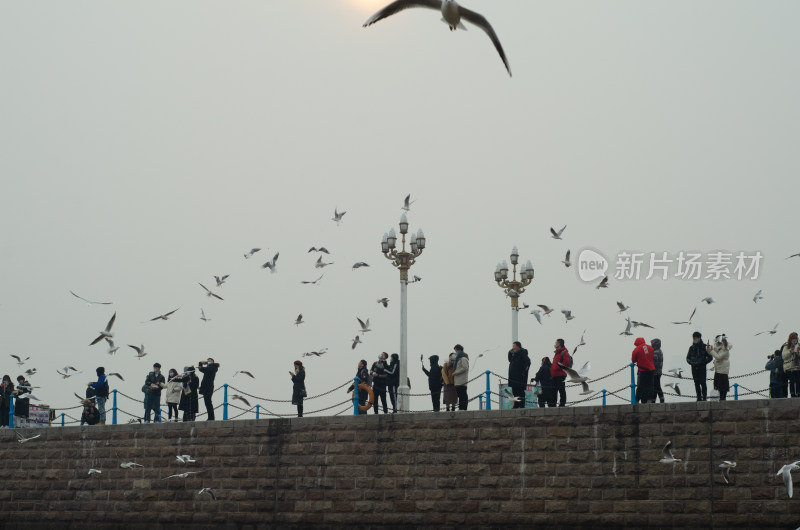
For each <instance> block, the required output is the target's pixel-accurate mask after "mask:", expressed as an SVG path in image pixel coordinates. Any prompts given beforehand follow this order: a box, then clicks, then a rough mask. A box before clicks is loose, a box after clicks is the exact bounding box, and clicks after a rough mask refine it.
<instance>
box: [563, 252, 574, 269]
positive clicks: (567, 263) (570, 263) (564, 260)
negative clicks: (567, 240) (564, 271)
mask: <svg viewBox="0 0 800 530" xmlns="http://www.w3.org/2000/svg"><path fill="white" fill-rule="evenodd" d="M570 252H571V251H569V250H568V251H567V255H566V257H565V258H564V259H563V260H562V261H561V263H563V264H564V266H565V267H569V266H570V265H572V262H571V261H570V260H569V255H570Z"/></svg>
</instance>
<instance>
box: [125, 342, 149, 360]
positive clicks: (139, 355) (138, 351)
mask: <svg viewBox="0 0 800 530" xmlns="http://www.w3.org/2000/svg"><path fill="white" fill-rule="evenodd" d="M128 348H133V349H134V350H136V358H137V359H139V360H141V358H142V357H144V356H145V355H147V353H145V351H144V344H142V345H140V346H139V347H138V348H137V347H136V346H134V345H133V344H128Z"/></svg>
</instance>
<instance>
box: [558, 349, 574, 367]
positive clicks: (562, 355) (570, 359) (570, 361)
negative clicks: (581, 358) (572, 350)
mask: <svg viewBox="0 0 800 530" xmlns="http://www.w3.org/2000/svg"><path fill="white" fill-rule="evenodd" d="M564 351H565V352H566V355H567V356H568V357H569V361H568V362H567V363H566V364H565V363H561V364H563V365H564V366H566V367H567V368H572V355H570V354H569V350H567V349H566V348H565V349H564ZM561 358H562V359H563V358H564V354H563V353H562V354H561Z"/></svg>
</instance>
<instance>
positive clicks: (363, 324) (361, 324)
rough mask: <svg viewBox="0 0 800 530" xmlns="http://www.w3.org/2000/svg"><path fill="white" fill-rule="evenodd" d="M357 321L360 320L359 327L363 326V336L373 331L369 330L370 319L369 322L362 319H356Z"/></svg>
mask: <svg viewBox="0 0 800 530" xmlns="http://www.w3.org/2000/svg"><path fill="white" fill-rule="evenodd" d="M356 320H358V325H359V326H361V334H362V335H363V334H364V333H366V332H368V331H372V330H371V329H369V319H367V321H366V322H364V321H363V320H361V319H360V318H358V317H356Z"/></svg>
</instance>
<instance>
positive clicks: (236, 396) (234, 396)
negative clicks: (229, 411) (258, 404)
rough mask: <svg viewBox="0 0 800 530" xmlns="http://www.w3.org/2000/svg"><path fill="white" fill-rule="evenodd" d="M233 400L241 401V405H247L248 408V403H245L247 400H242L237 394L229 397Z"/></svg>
mask: <svg viewBox="0 0 800 530" xmlns="http://www.w3.org/2000/svg"><path fill="white" fill-rule="evenodd" d="M234 399H238V400H239V401H241V402H242V403H244V404H245V405H247V406H248V407H249V406H250V402H249V401H247V400H246V399H245V398H243V397H242V396H240V395H239V394H234V395H232V396H231V400H234Z"/></svg>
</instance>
